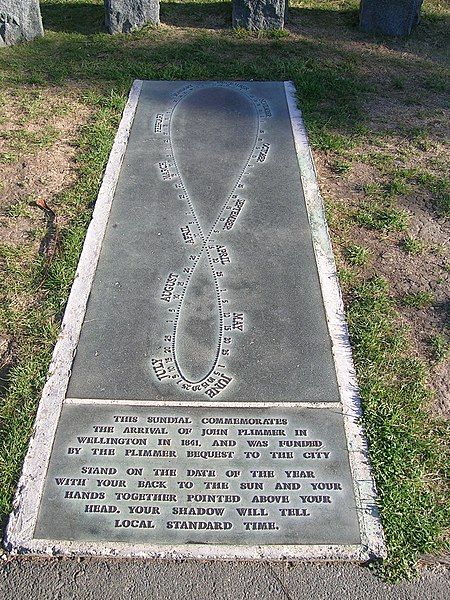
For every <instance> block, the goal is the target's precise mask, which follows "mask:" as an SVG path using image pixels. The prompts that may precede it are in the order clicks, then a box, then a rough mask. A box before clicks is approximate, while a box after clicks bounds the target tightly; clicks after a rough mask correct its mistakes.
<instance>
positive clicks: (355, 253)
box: [344, 244, 370, 267]
mask: <svg viewBox="0 0 450 600" xmlns="http://www.w3.org/2000/svg"><path fill="white" fill-rule="evenodd" d="M344 256H345V258H346V260H347V262H349V263H350V264H351V265H355V266H359V267H360V266H363V265H365V264H367V261H368V260H369V256H370V252H369V250H368V249H367V248H363V247H362V246H358V245H357V244H351V245H350V246H347V248H345V250H344Z"/></svg>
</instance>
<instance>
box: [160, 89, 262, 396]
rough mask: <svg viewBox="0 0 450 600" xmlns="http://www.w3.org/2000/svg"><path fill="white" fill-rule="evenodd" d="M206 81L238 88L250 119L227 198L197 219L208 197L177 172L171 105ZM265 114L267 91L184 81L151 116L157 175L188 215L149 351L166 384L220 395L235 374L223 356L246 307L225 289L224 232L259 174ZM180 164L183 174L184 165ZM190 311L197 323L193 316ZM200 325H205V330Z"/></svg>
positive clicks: (227, 255)
mask: <svg viewBox="0 0 450 600" xmlns="http://www.w3.org/2000/svg"><path fill="white" fill-rule="evenodd" d="M212 87H214V88H216V89H217V90H226V91H228V93H229V94H234V95H236V94H238V95H240V96H241V102H242V100H243V101H244V102H246V103H247V104H248V107H247V109H248V113H249V115H250V119H249V121H250V122H249V123H247V124H246V128H245V131H244V132H243V133H242V135H248V136H249V142H250V143H249V144H248V145H249V146H250V151H249V152H248V153H246V152H245V150H244V153H237V155H236V156H235V157H234V159H235V161H236V169H235V172H237V173H238V176H237V178H236V179H235V181H234V182H229V184H230V191H229V193H228V194H227V196H226V197H225V198H222V199H221V198H220V197H219V198H217V200H218V202H216V204H214V205H213V206H211V207H210V210H209V211H203V212H204V214H205V218H204V219H202V217H201V216H200V215H199V214H198V210H197V207H198V206H199V205H202V206H203V207H204V205H205V204H207V203H208V201H209V200H210V196H208V197H198V196H196V195H195V194H193V193H192V192H191V191H190V190H191V185H190V183H191V182H190V181H189V178H188V175H184V174H183V162H186V161H187V162H189V153H185V154H183V152H182V151H180V150H179V149H178V148H177V146H176V145H175V143H174V134H173V132H174V130H175V131H176V130H177V112H179V111H180V110H181V109H182V108H183V103H184V102H186V99H188V98H190V97H191V96H192V95H194V94H201V93H202V92H203V91H204V90H205V89H206V90H207V89H209V90H211V88H212ZM191 99H192V98H191ZM194 101H195V100H194ZM271 117H272V113H271V109H270V106H269V103H268V102H267V100H266V99H265V98H261V97H258V96H257V95H255V94H253V93H251V91H250V89H249V88H248V87H247V86H245V85H243V84H239V83H233V82H223V83H214V84H209V83H204V84H196V85H192V84H190V85H187V86H185V87H183V88H182V89H181V90H179V91H177V92H175V93H174V94H173V96H172V107H171V108H169V109H168V110H167V111H165V112H163V113H157V114H156V116H155V118H154V131H155V133H157V134H160V136H161V141H162V144H163V150H165V154H164V157H163V159H162V160H161V161H159V162H158V167H159V171H160V176H161V177H162V179H163V180H164V181H166V182H167V183H168V185H170V186H171V187H172V192H175V193H176V195H177V197H178V199H179V200H180V201H181V202H183V203H184V204H185V208H186V211H185V216H186V219H187V220H186V222H185V223H183V224H179V225H178V229H179V232H180V236H179V237H180V240H179V253H180V256H182V257H183V261H184V262H183V266H182V270H181V273H180V274H178V273H175V272H170V273H168V275H167V279H166V281H165V284H164V286H163V288H162V291H161V296H160V299H161V302H164V303H167V319H166V323H167V325H168V331H167V333H165V334H164V339H163V342H164V343H163V356H159V357H153V358H152V367H153V372H154V375H155V377H156V378H157V379H158V380H159V381H163V382H169V381H170V380H172V381H171V383H175V384H176V385H178V386H181V388H182V389H183V390H188V391H191V392H201V393H204V394H206V395H207V396H208V397H209V398H215V397H216V396H218V395H219V394H220V393H221V391H222V390H224V389H225V388H226V387H227V386H228V385H229V384H230V383H231V381H232V380H233V375H231V374H230V373H228V372H227V370H226V369H227V357H229V356H230V354H231V352H232V348H233V344H234V343H235V336H236V334H239V333H242V332H243V331H244V327H245V325H244V323H245V317H244V313H243V312H242V311H240V310H239V307H237V306H234V304H233V303H234V301H233V300H231V299H230V297H229V293H228V290H227V288H226V282H227V275H228V267H229V265H230V264H231V260H232V259H231V256H233V261H236V260H237V257H236V255H235V254H233V251H232V242H231V240H230V236H229V232H230V231H231V230H232V229H233V228H234V227H235V225H236V223H237V222H238V220H239V217H240V215H241V213H242V212H243V211H244V210H245V209H247V206H248V201H247V199H246V190H247V189H248V188H249V187H250V186H251V184H252V178H254V177H258V174H257V173H255V172H254V170H257V169H259V168H262V167H263V165H264V163H265V161H266V158H267V156H268V154H269V151H270V139H269V138H268V136H267V134H266V131H265V124H266V121H267V120H268V119H270V118H271ZM203 120H205V117H203ZM183 133H184V135H185V136H189V134H190V132H189V131H187V132H186V131H184V132H183ZM175 137H177V136H175ZM180 146H182V144H180ZM245 146H246V145H245ZM186 171H187V172H188V173H189V169H186ZM253 209H254V208H253ZM197 280H199V283H200V285H204V286H209V287H210V289H211V292H212V295H213V296H214V300H213V301H212V302H211V303H210V306H207V305H205V304H203V303H202V299H203V297H204V294H199V293H198V286H197V285H196V283H197ZM211 305H212V306H211ZM207 310H209V311H210V312H211V313H212V315H213V318H210V319H208V320H207V324H206V325H205V320H203V319H202V318H201V313H202V311H207ZM199 313H200V317H199ZM194 315H195V324H193V323H192V321H193V320H194ZM209 316H211V314H210V315H209ZM195 327H198V328H200V327H201V328H202V331H201V332H199V333H200V335H201V337H202V338H203V339H206V340H207V341H206V346H207V348H205V351H204V353H202V355H201V356H200V357H199V360H197V361H195V360H194V361H193V360H192V356H191V354H192V353H191V350H190V348H189V346H188V344H187V343H186V340H187V339H189V336H188V335H186V329H188V328H191V329H192V328H194V329H195ZM205 327H206V328H207V327H209V329H210V330H209V331H205Z"/></svg>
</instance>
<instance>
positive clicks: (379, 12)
mask: <svg viewBox="0 0 450 600" xmlns="http://www.w3.org/2000/svg"><path fill="white" fill-rule="evenodd" d="M422 2H423V0H361V3H360V9H359V27H360V29H361V31H364V32H366V33H382V34H384V35H409V34H410V33H411V30H412V28H413V27H414V26H415V25H417V24H418V22H419V20H420V9H421V7H422Z"/></svg>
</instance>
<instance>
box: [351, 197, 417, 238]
mask: <svg viewBox="0 0 450 600" xmlns="http://www.w3.org/2000/svg"><path fill="white" fill-rule="evenodd" d="M354 219H355V222H356V223H358V224H359V225H362V226H363V227H366V228H367V229H375V230H377V231H382V232H384V233H387V232H394V231H404V230H405V229H406V228H407V227H408V215H407V213H406V212H405V211H404V210H402V209H399V208H396V207H394V206H389V205H388V206H383V205H380V204H378V203H376V202H371V203H369V202H367V203H364V204H363V205H362V206H361V208H359V209H358V210H357V211H356V213H355V216H354Z"/></svg>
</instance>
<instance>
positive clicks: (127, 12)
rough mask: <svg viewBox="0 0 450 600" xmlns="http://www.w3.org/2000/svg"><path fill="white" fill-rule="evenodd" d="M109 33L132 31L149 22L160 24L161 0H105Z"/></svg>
mask: <svg viewBox="0 0 450 600" xmlns="http://www.w3.org/2000/svg"><path fill="white" fill-rule="evenodd" d="M105 11H106V17H105V22H106V28H107V30H108V32H109V33H130V32H131V31H136V29H140V28H141V27H143V26H144V25H146V24H147V23H152V24H153V25H158V24H159V0H105Z"/></svg>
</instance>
